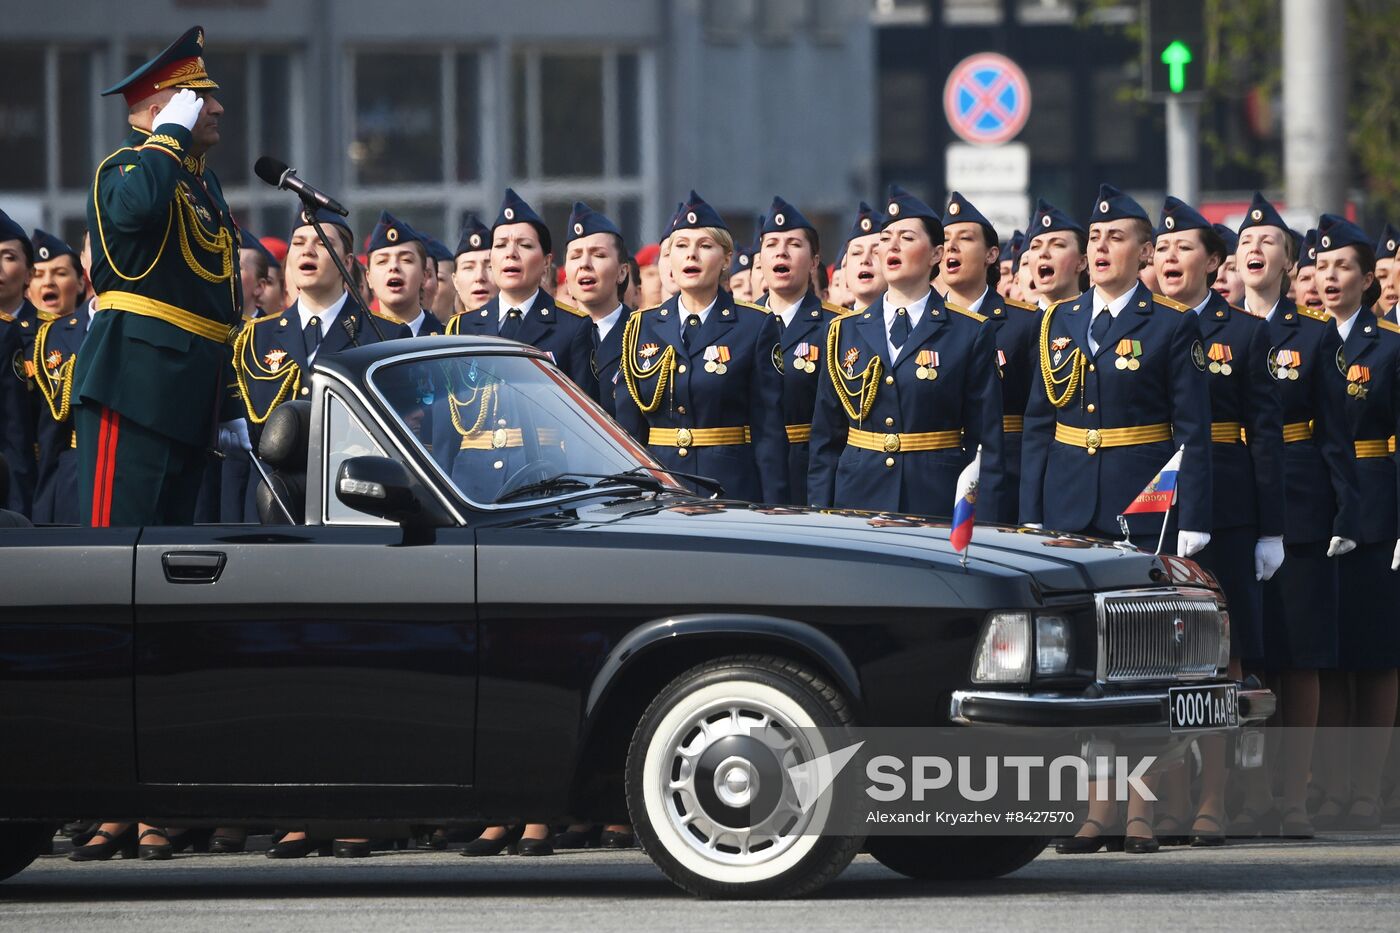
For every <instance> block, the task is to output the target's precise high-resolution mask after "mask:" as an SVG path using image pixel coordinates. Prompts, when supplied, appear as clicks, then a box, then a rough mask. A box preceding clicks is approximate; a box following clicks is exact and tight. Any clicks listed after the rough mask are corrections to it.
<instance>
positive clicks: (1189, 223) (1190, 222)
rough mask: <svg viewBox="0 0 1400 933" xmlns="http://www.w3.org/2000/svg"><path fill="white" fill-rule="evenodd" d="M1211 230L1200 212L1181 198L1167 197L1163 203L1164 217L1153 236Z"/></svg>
mask: <svg viewBox="0 0 1400 933" xmlns="http://www.w3.org/2000/svg"><path fill="white" fill-rule="evenodd" d="M1209 229H1210V221H1209V220H1206V219H1205V218H1204V217H1202V216H1201V212H1200V211H1198V210H1196V209H1195V208H1194V207H1192V206H1191V205H1190V204H1187V203H1186V202H1185V201H1183V200H1181V198H1174V197H1172V196H1171V195H1167V199H1166V201H1164V202H1162V217H1161V219H1160V220H1158V221H1157V229H1156V230H1153V231H1152V235H1153V236H1154V237H1159V236H1161V235H1162V234H1164V233H1180V232H1181V231H1183V230H1209Z"/></svg>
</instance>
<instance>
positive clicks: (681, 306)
mask: <svg viewBox="0 0 1400 933" xmlns="http://www.w3.org/2000/svg"><path fill="white" fill-rule="evenodd" d="M718 303H719V295H718V294H716V295H715V297H714V298H713V299H711V301H710V303H709V304H707V305H705V307H704V308H703V309H702V310H701V311H700V323H701V324H704V323H705V322H706V321H708V320H709V319H710V312H711V311H713V310H714V309H715V305H717V304H718ZM676 310H677V311H679V312H680V315H681V326H682V327H684V326H685V319H686V318H688V317H689V316H690V315H692V314H694V313H695V312H694V311H691V310H690V309H689V308H687V307H686V306H685V296H684V295H681V294H677V296H676Z"/></svg>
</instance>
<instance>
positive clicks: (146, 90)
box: [73, 26, 246, 526]
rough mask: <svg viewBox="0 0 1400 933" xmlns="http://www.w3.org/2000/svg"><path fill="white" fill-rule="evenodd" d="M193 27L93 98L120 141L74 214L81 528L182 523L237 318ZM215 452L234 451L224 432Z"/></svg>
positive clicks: (210, 434) (195, 488)
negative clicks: (91, 312) (80, 325)
mask: <svg viewBox="0 0 1400 933" xmlns="http://www.w3.org/2000/svg"><path fill="white" fill-rule="evenodd" d="M203 54H204V30H203V29H201V28H200V27H198V26H196V27H195V28H193V29H191V30H189V31H188V32H186V33H185V34H184V35H183V36H181V37H180V38H179V39H177V40H176V41H175V42H174V43H173V44H172V45H170V46H169V47H168V48H167V49H165V50H164V51H163V52H161V53H160V54H159V55H157V56H156V57H155V58H154V59H152V60H151V61H149V62H147V63H146V64H144V65H142V66H141V67H140V68H138V69H137V70H136V71H135V72H133V73H132V74H131V75H129V76H128V77H126V78H125V79H123V80H122V81H121V82H119V83H118V84H116V85H114V86H113V87H111V88H109V89H107V90H106V91H104V92H103V94H104V95H109V94H121V95H122V96H123V97H124V98H125V99H126V103H127V107H128V108H129V114H128V122H129V123H130V124H131V133H130V134H129V135H128V136H127V138H126V140H125V141H124V143H123V144H122V146H121V148H119V149H117V150H116V151H115V152H113V153H112V154H111V155H109V156H107V157H106V158H105V159H103V160H102V163H101V164H100V165H99V166H98V168H97V177H96V179H95V181H94V183H93V186H92V196H91V197H90V198H89V200H88V205H87V223H88V232H89V234H90V235H91V237H92V252H93V263H92V284H93V288H94V290H95V291H96V292H97V295H98V299H97V305H98V309H99V310H100V311H102V312H104V313H101V314H98V315H96V317H95V318H94V319H93V322H92V325H91V327H90V328H89V331H88V336H87V339H86V340H85V341H84V342H83V347H82V349H81V350H80V351H79V353H78V361H77V364H76V365H75V367H74V373H73V405H74V409H75V410H74V415H73V418H74V428H75V430H76V432H77V437H78V494H79V505H80V508H81V510H82V516H83V520H84V521H86V522H89V523H90V524H92V525H94V526H107V525H143V524H188V523H189V522H191V521H192V520H193V517H194V510H195V502H196V499H197V497H198V494H199V487H200V482H201V480H202V478H203V475H204V466H205V460H206V453H207V450H208V448H209V446H210V444H211V442H212V441H213V440H214V439H215V421H216V415H217V413H218V411H219V409H220V407H221V405H220V402H221V398H222V395H223V393H224V389H225V381H226V377H227V371H226V369H225V367H226V366H227V365H228V362H229V346H228V345H229V343H230V342H231V341H232V339H233V335H234V334H235V333H236V330H237V325H238V324H239V321H240V318H241V311H240V308H239V298H240V276H239V270H238V236H237V228H236V226H235V225H234V222H233V218H232V217H231V216H230V214H229V208H228V204H227V202H226V201H225V200H224V195H223V191H222V189H221V188H220V186H219V182H218V179H217V178H215V177H214V174H213V172H211V171H209V170H208V169H207V168H206V167H205V157H206V155H207V154H208V152H209V150H210V149H211V148H212V147H213V146H214V145H215V144H217V143H218V141H219V119H220V117H221V116H222V115H223V107H222V106H221V105H220V104H219V102H218V100H216V99H215V98H214V96H213V95H212V92H213V91H214V90H216V89H217V88H218V85H217V84H215V82H214V81H213V79H211V78H210V77H209V75H208V73H207V72H206V71H205V69H204V58H203ZM226 427H227V428H228V429H229V430H224V431H222V432H221V434H222V435H223V438H222V440H221V441H220V446H222V447H225V448H227V449H230V450H232V449H234V448H235V447H237V446H242V445H243V444H244V443H246V437H238V438H236V439H235V438H234V437H233V436H232V435H233V430H231V429H232V426H231V425H229V426H226Z"/></svg>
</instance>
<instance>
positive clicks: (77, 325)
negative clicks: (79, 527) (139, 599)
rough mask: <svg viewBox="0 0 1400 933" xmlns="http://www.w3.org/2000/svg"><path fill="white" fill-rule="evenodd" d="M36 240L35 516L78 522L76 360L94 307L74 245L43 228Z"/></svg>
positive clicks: (32, 362)
mask: <svg viewBox="0 0 1400 933" xmlns="http://www.w3.org/2000/svg"><path fill="white" fill-rule="evenodd" d="M33 243H34V253H35V257H34V258H35V263H34V281H33V283H31V285H30V292H31V293H32V294H33V295H34V297H35V298H36V299H37V301H36V303H35V306H36V307H38V308H39V309H40V311H41V314H43V316H44V317H43V320H42V321H41V323H40V324H39V326H38V328H37V329H36V330H35V334H34V339H33V341H32V342H31V349H30V352H29V354H28V357H29V358H28V360H27V362H28V371H29V373H30V377H31V378H32V379H33V381H34V385H35V388H36V389H37V390H38V394H39V397H40V399H41V400H42V401H41V403H40V405H39V416H38V420H37V423H36V425H35V431H34V433H35V438H36V441H37V443H38V449H39V467H38V478H37V483H36V485H35V491H34V512H33V514H32V516H31V517H32V518H33V519H34V521H36V522H45V523H61V524H69V525H76V524H79V523H81V521H82V516H81V515H80V514H79V512H78V451H77V447H76V441H75V438H74V437H73V422H72V396H73V363H74V361H75V360H76V359H77V355H78V348H79V347H81V346H82V344H83V337H84V336H85V335H86V334H87V329H88V321H89V310H88V308H87V306H86V304H85V303H83V302H82V300H81V299H82V297H83V293H84V292H85V291H86V290H87V289H86V286H85V283H84V280H83V266H82V261H81V259H80V257H79V256H78V254H77V252H76V251H74V249H73V248H72V247H71V246H69V245H68V244H67V243H65V242H63V241H62V240H60V239H59V238H58V237H56V236H53V235H52V234H48V233H45V232H44V231H43V230H35V231H34V239H33ZM80 305H82V306H81V307H80Z"/></svg>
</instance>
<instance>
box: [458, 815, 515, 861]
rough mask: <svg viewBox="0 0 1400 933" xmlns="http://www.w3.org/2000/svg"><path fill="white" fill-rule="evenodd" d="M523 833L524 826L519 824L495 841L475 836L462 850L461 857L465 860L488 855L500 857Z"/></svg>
mask: <svg viewBox="0 0 1400 933" xmlns="http://www.w3.org/2000/svg"><path fill="white" fill-rule="evenodd" d="M523 832H525V824H524V823H521V824H519V825H517V826H512V827H511V828H510V829H508V830H506V831H505V833H504V834H502V835H501V836H499V837H498V838H496V839H487V838H486V837H484V836H477V837H476V838H475V839H473V840H472V841H471V842H469V843H467V844H466V845H465V846H464V847H463V848H462V855H464V856H466V857H467V858H483V857H485V856H489V855H500V854H501V853H502V852H504V851H505V850H506V849H509V848H510V847H511V846H512V845H514V844H515V841H516V840H517V839H519V838H520V835H521V834H522V833H523Z"/></svg>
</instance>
